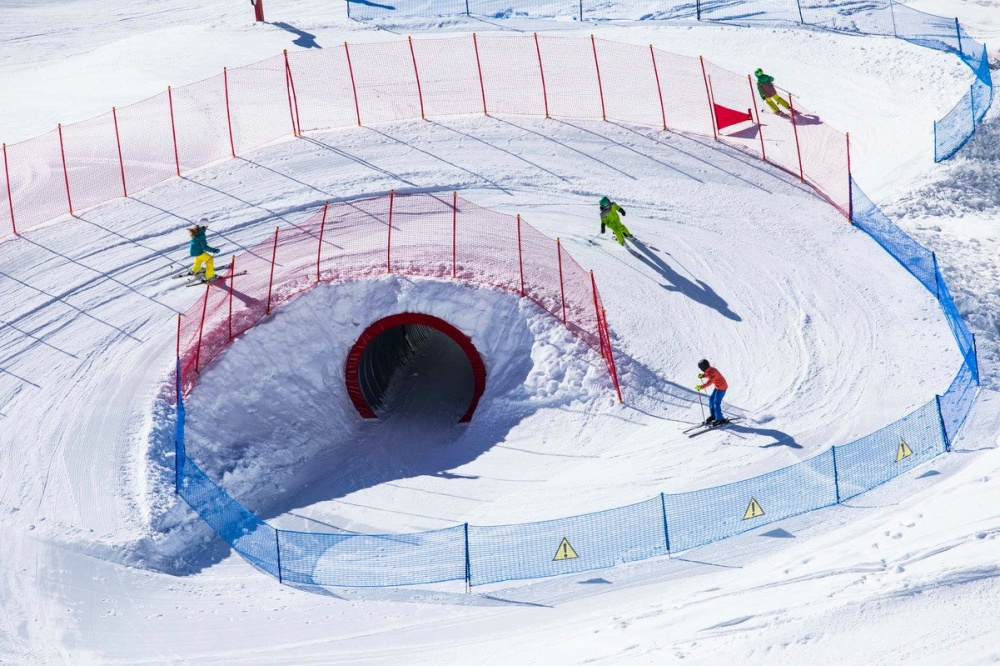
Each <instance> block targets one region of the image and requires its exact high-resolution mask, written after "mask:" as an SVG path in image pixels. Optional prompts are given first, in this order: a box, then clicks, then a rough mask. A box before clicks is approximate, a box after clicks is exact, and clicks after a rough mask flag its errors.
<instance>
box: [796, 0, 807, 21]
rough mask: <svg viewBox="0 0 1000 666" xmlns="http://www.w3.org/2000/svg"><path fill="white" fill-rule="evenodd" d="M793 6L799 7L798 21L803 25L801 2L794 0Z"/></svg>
mask: <svg viewBox="0 0 1000 666" xmlns="http://www.w3.org/2000/svg"><path fill="white" fill-rule="evenodd" d="M795 6H796V7H798V8H799V23H801V24H803V25H805V19H803V18H802V3H801V2H799V0H795Z"/></svg>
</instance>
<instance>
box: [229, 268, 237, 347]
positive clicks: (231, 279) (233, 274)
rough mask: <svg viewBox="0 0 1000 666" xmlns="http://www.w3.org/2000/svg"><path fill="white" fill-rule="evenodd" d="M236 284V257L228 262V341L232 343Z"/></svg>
mask: <svg viewBox="0 0 1000 666" xmlns="http://www.w3.org/2000/svg"><path fill="white" fill-rule="evenodd" d="M234 282H236V255H235V254H234V255H233V258H232V259H230V260H229V341H230V342H232V341H233V283H234Z"/></svg>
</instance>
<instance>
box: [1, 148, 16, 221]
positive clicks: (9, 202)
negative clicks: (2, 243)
mask: <svg viewBox="0 0 1000 666" xmlns="http://www.w3.org/2000/svg"><path fill="white" fill-rule="evenodd" d="M3 176H4V182H6V183H7V205H8V206H9V207H10V226H11V228H12V229H13V230H14V235H15V236H16V235H17V224H15V223H14V198H13V197H12V196H11V195H10V169H9V168H8V167H7V144H6V143H5V144H3Z"/></svg>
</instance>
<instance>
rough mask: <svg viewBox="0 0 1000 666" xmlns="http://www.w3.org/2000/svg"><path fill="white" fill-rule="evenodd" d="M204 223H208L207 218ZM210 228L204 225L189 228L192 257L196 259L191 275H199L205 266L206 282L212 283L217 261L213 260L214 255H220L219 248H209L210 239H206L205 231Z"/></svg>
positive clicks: (203, 219)
mask: <svg viewBox="0 0 1000 666" xmlns="http://www.w3.org/2000/svg"><path fill="white" fill-rule="evenodd" d="M201 221H202V222H203V223H204V222H207V221H208V220H206V219H205V218H202V220H201ZM207 228H208V227H206V226H204V225H203V224H198V225H195V226H193V227H190V228H188V234H190V236H191V245H190V250H191V252H190V253H191V256H192V257H194V266H192V267H191V271H190V273H191V275H197V274H198V273H199V272H200V271H201V270H202V267H203V266H204V269H205V277H204V280H205V281H210V280H213V279H215V261H214V260H213V259H212V255H211V254H209V252H211V253H212V254H218V253H219V250H218V248H214V247H209V245H208V239H206V238H205V230H206V229H207Z"/></svg>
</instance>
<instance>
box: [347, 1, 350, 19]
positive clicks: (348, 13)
mask: <svg viewBox="0 0 1000 666" xmlns="http://www.w3.org/2000/svg"><path fill="white" fill-rule="evenodd" d="M347 18H351V0H347Z"/></svg>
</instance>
